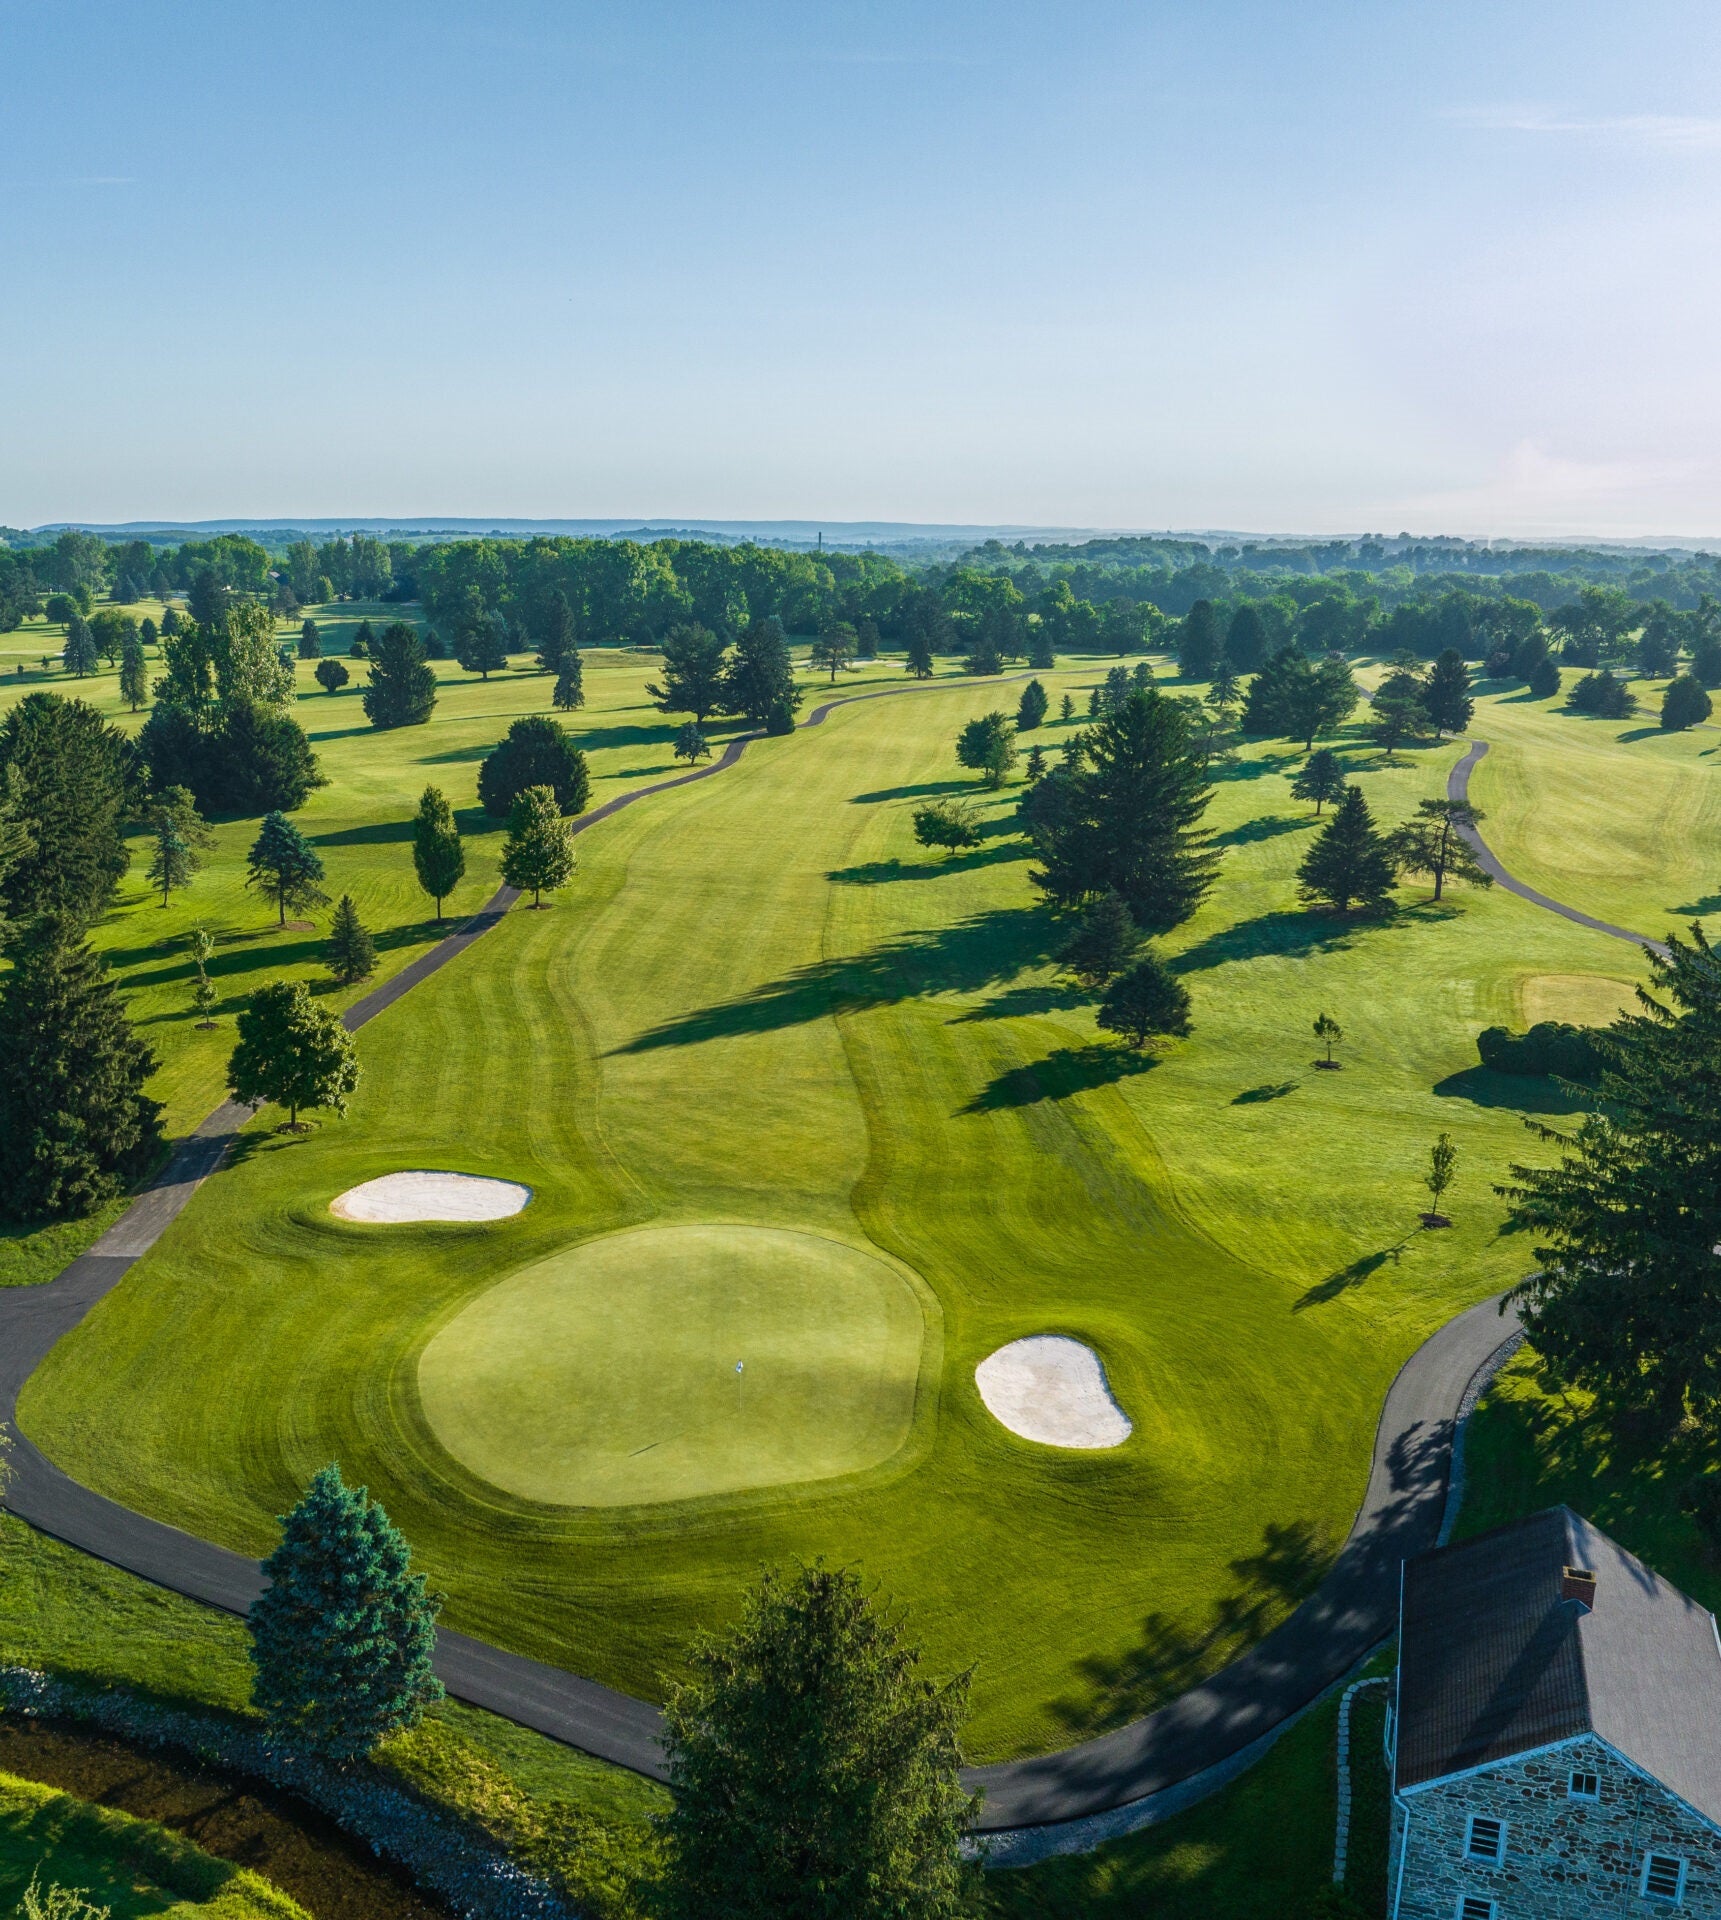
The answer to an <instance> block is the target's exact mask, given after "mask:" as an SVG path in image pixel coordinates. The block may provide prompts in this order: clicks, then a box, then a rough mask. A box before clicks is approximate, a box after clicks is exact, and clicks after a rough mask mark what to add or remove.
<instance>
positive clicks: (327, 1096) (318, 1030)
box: [227, 980, 359, 1133]
mask: <svg viewBox="0 0 1721 1920" xmlns="http://www.w3.org/2000/svg"><path fill="white" fill-rule="evenodd" d="M238 1027H239V1044H238V1045H237V1046H236V1047H235V1048H234V1049H233V1056H232V1058H231V1059H230V1060H229V1061H228V1063H227V1085H228V1088H229V1090H230V1091H231V1092H232V1093H233V1094H234V1096H235V1097H236V1098H237V1099H240V1100H243V1101H244V1102H245V1103H246V1104H247V1105H248V1106H253V1107H256V1106H261V1105H262V1104H263V1102H264V1101H266V1100H268V1101H273V1102H274V1104H275V1105H276V1106H278V1107H285V1108H286V1109H287V1129H288V1131H289V1132H290V1133H298V1132H300V1131H302V1129H301V1128H300V1125H299V1113H300V1110H301V1109H311V1108H317V1107H326V1108H329V1109H331V1110H332V1111H334V1112H335V1113H338V1114H345V1112H346V1110H347V1095H348V1094H349V1093H351V1092H352V1090H353V1088H354V1087H356V1086H357V1085H358V1083H359V1063H358V1055H357V1054H356V1053H355V1052H354V1051H353V1042H352V1036H351V1035H350V1034H349V1033H348V1032H347V1030H346V1028H345V1027H344V1026H342V1024H341V1022H340V1021H339V1020H338V1019H337V1018H336V1017H335V1015H334V1014H332V1013H330V1012H329V1011H328V1010H327V1009H326V1008H324V1007H319V1006H318V1005H317V1003H316V1002H315V1001H314V1000H313V999H312V998H311V996H310V993H309V991H308V990H307V989H306V987H305V986H304V984H303V983H302V982H300V981H297V980H292V981H288V980H272V981H270V982H269V984H268V985H267V986H263V987H259V988H258V989H257V991H256V992H255V993H254V994H253V995H252V996H251V1001H250V1004H249V1005H248V1006H247V1007H246V1008H245V1010H244V1011H243V1012H242V1013H241V1014H240V1015H239V1021H238Z"/></svg>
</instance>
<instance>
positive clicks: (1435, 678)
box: [1422, 647, 1476, 733]
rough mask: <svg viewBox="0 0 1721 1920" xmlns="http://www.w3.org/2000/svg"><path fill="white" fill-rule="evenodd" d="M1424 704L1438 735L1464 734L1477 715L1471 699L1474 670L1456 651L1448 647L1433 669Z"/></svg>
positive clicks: (1423, 698) (1425, 685)
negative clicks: (1471, 720)
mask: <svg viewBox="0 0 1721 1920" xmlns="http://www.w3.org/2000/svg"><path fill="white" fill-rule="evenodd" d="M1422 704H1423V706H1424V707H1426V708H1427V710H1428V717H1429V719H1430V720H1432V721H1433V722H1434V725H1435V728H1436V731H1437V733H1462V732H1463V731H1464V730H1465V728H1466V727H1468V726H1469V724H1470V716H1471V715H1472V714H1473V713H1474V712H1475V711H1476V702H1475V701H1474V700H1472V699H1471V697H1470V669H1469V668H1468V667H1467V666H1465V664H1464V656H1463V654H1461V653H1460V652H1459V651H1458V649H1457V648H1456V647H1448V648H1447V649H1446V651H1445V652H1444V653H1443V654H1441V656H1440V658H1439V659H1438V660H1436V661H1435V663H1434V665H1433V666H1432V667H1431V668H1430V669H1429V673H1428V679H1427V682H1426V683H1425V684H1424V686H1423V689H1422Z"/></svg>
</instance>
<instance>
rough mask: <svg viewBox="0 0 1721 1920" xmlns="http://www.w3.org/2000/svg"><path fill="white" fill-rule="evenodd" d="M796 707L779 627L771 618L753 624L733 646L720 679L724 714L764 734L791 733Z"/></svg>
mask: <svg viewBox="0 0 1721 1920" xmlns="http://www.w3.org/2000/svg"><path fill="white" fill-rule="evenodd" d="M800 705H801V691H800V688H799V687H797V686H796V685H795V675H794V668H793V665H792V664H791V662H790V659H789V643H788V640H787V639H786V637H785V636H784V633H783V623H782V622H781V621H780V620H778V619H776V618H775V617H774V616H773V617H772V618H771V619H768V620H755V621H754V622H753V624H752V625H751V626H750V627H749V628H748V629H747V631H746V632H745V633H744V634H742V636H741V638H740V639H739V640H738V641H737V642H736V643H735V657H734V659H733V660H731V661H730V663H729V667H728V670H727V672H726V673H725V675H724V680H723V706H724V711H725V712H728V713H738V714H740V715H741V716H742V717H743V718H744V719H747V720H751V721H752V722H753V724H754V725H755V726H759V727H763V728H764V729H765V731H766V732H767V733H792V732H793V731H794V728H795V715H796V713H797V712H798V711H799V709H800Z"/></svg>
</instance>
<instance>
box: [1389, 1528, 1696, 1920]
mask: <svg viewBox="0 0 1721 1920" xmlns="http://www.w3.org/2000/svg"><path fill="white" fill-rule="evenodd" d="M1388 1740H1389V1743H1390V1747H1391V1757H1392V1864H1391V1878H1390V1880H1389V1882H1388V1887H1389V1898H1390V1913H1391V1916H1392V1920H1544V1917H1545V1920H1603V1917H1604V1916H1610V1915H1631V1916H1639V1917H1647V1916H1652V1915H1654V1914H1656V1913H1658V1912H1659V1913H1665V1912H1666V1911H1667V1910H1668V1909H1669V1908H1680V1909H1683V1910H1684V1911H1685V1912H1687V1913H1690V1914H1693V1915H1705V1916H1707V1915H1715V1916H1717V1917H1718V1920H1721V1639H1718V1638H1717V1634H1716V1629H1715V1618H1714V1616H1713V1615H1712V1614H1710V1613H1708V1612H1707V1611H1705V1609H1704V1608H1702V1607H1700V1606H1698V1605H1697V1603H1696V1602H1695V1601H1694V1600H1689V1599H1687V1598H1686V1596H1685V1595H1684V1594H1682V1593H1681V1592H1680V1591H1679V1590H1678V1589H1677V1588H1676V1587H1672V1586H1670V1585H1668V1583H1667V1582H1666V1581H1665V1580H1662V1579H1660V1578H1658V1576H1657V1575H1655V1574H1654V1573H1652V1572H1651V1571H1650V1570H1649V1568H1648V1567H1646V1566H1645V1565H1644V1564H1643V1563H1642V1561H1640V1560H1637V1559H1634V1558H1633V1556H1632V1555H1631V1554H1629V1553H1627V1552H1626V1551H1625V1550H1624V1548H1622V1547H1618V1546H1616V1545H1615V1544H1614V1543H1613V1541H1611V1540H1610V1539H1608V1537H1607V1536H1606V1535H1605V1534H1603V1533H1600V1532H1598V1531H1597V1530H1596V1529H1595V1528H1594V1527H1592V1526H1591V1525H1590V1524H1589V1523H1588V1521H1586V1520H1584V1519H1582V1518H1581V1517H1580V1516H1579V1515H1577V1514H1575V1513H1573V1512H1572V1511H1571V1510H1570V1509H1569V1508H1567V1507H1551V1508H1549V1509H1548V1510H1547V1511H1546V1512H1544V1513H1537V1514H1532V1515H1531V1516H1530V1518H1529V1519H1527V1520H1522V1521H1518V1522H1516V1523H1514V1524H1513V1525H1511V1526H1506V1527H1497V1528H1495V1529H1494V1531H1493V1532H1491V1533H1485V1534H1480V1535H1478V1536H1477V1537H1476V1538H1475V1539H1473V1540H1466V1541H1464V1542H1462V1543H1461V1544H1460V1545H1458V1546H1453V1547H1441V1548H1437V1549H1436V1550H1435V1551H1433V1552H1431V1553H1424V1554H1419V1555H1417V1557H1416V1558H1415V1559H1413V1560H1407V1561H1406V1562H1405V1563H1404V1572H1403V1585H1402V1588H1401V1592H1400V1597H1399V1636H1398V1673H1397V1678H1396V1681H1395V1685H1394V1702H1393V1713H1392V1718H1391V1722H1390V1724H1389V1732H1388Z"/></svg>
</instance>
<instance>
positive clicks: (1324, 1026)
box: [1315, 1011, 1345, 1073]
mask: <svg viewBox="0 0 1721 1920" xmlns="http://www.w3.org/2000/svg"><path fill="white" fill-rule="evenodd" d="M1344 1037H1345V1030H1344V1028H1343V1027H1341V1026H1340V1025H1339V1023H1338V1022H1337V1021H1336V1020H1335V1019H1334V1018H1333V1016H1332V1015H1331V1014H1330V1013H1327V1012H1325V1011H1322V1012H1320V1013H1317V1014H1316V1015H1315V1038H1316V1039H1317V1040H1318V1041H1319V1042H1320V1043H1321V1045H1322V1046H1323V1047H1325V1048H1326V1050H1327V1057H1326V1058H1325V1059H1324V1060H1317V1061H1316V1062H1315V1065H1316V1066H1317V1067H1325V1068H1328V1069H1329V1070H1330V1071H1332V1072H1333V1073H1337V1072H1338V1070H1339V1069H1340V1068H1341V1067H1342V1066H1343V1065H1344V1062H1343V1061H1342V1060H1335V1059H1334V1058H1333V1048H1334V1047H1336V1046H1337V1045H1338V1043H1339V1042H1340V1041H1341V1040H1342V1039H1343V1038H1344Z"/></svg>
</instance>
